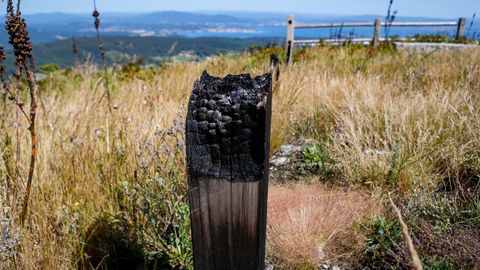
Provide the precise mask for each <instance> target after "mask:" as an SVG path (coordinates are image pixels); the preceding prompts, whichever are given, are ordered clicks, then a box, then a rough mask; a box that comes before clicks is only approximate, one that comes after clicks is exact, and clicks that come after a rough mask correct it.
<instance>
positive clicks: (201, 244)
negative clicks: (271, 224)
mask: <svg viewBox="0 0 480 270" xmlns="http://www.w3.org/2000/svg"><path fill="white" fill-rule="evenodd" d="M271 85H272V77H271V74H265V75H263V76H259V77H256V78H251V77H250V75H248V74H242V75H236V76H233V75H228V76H226V77H225V78H216V77H212V76H210V75H208V74H207V73H206V72H204V73H203V74H202V77H201V79H200V80H199V81H197V82H195V84H194V87H193V93H192V96H191V98H190V102H189V105H188V114H187V122H186V124H187V126H186V146H187V171H188V185H189V188H188V194H189V202H190V217H191V222H192V240H193V256H194V268H195V269H196V270H216V269H221V270H227V269H239V270H250V269H251V270H257V269H260V270H261V269H264V265H265V238H266V220H267V188H268V162H269V150H270V119H271V104H272V103H271V102H272V94H271Z"/></svg>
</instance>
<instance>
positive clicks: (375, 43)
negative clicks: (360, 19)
mask: <svg viewBox="0 0 480 270" xmlns="http://www.w3.org/2000/svg"><path fill="white" fill-rule="evenodd" d="M374 27H375V30H374V31H375V32H374V33H373V46H374V47H378V45H379V44H380V35H381V32H382V21H380V19H375V23H374Z"/></svg>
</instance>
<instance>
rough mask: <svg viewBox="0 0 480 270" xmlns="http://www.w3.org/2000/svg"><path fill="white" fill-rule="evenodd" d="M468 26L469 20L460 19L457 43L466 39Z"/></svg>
mask: <svg viewBox="0 0 480 270" xmlns="http://www.w3.org/2000/svg"><path fill="white" fill-rule="evenodd" d="M466 24H467V18H460V19H458V27H457V36H456V40H457V41H461V40H463V39H464V38H465V25H466Z"/></svg>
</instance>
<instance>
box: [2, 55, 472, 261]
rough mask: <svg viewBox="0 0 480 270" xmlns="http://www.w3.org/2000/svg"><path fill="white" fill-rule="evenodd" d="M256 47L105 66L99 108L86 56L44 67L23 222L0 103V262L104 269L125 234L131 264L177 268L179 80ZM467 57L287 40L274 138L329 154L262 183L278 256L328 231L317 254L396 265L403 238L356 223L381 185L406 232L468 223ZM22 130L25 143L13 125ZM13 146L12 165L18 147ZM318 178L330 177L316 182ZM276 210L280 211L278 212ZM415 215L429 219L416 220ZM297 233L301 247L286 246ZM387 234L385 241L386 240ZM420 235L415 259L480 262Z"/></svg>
mask: <svg viewBox="0 0 480 270" xmlns="http://www.w3.org/2000/svg"><path fill="white" fill-rule="evenodd" d="M267 59H268V53H266V52H254V53H245V54H241V55H235V56H228V55H227V56H219V57H217V58H216V59H215V60H210V61H204V62H200V63H175V64H172V65H168V66H166V67H161V68H160V67H159V68H155V69H149V70H139V71H135V70H133V71H131V70H121V69H118V68H117V69H115V70H111V69H110V70H109V72H108V74H109V75H108V76H109V82H110V83H109V85H110V87H111V89H110V93H111V102H112V107H113V110H112V112H111V113H110V112H109V108H108V107H107V104H106V100H101V96H102V94H103V93H105V89H104V87H105V84H104V83H103V81H104V75H103V72H99V70H97V68H96V67H94V66H93V65H89V64H85V65H82V66H80V67H77V68H74V69H69V70H64V71H59V72H56V73H53V74H50V75H49V76H48V77H47V78H46V79H44V80H43V81H41V82H40V83H39V93H38V95H39V97H40V102H39V103H40V104H39V111H38V122H37V126H38V127H37V131H38V164H37V167H36V171H35V181H34V185H33V190H32V197H31V208H30V209H31V210H30V215H29V216H28V219H27V221H26V227H25V228H20V226H19V220H18V215H19V213H20V212H19V211H21V209H20V205H19V200H18V198H19V196H20V195H21V194H23V192H24V188H25V186H24V183H15V182H13V181H12V178H11V177H10V176H11V172H12V167H13V162H14V159H13V151H14V148H13V147H14V146H13V143H12V137H13V134H14V133H15V123H14V121H13V119H14V117H12V115H13V114H14V107H13V106H12V104H10V103H7V104H2V108H5V109H3V110H2V115H1V116H0V120H1V124H2V125H1V126H2V127H3V128H2V129H1V130H0V137H1V138H2V144H1V148H0V150H1V151H0V153H1V154H2V156H1V162H0V177H1V181H2V185H1V187H2V190H1V193H0V194H1V198H0V201H1V203H2V205H3V207H4V208H6V207H9V209H8V211H6V212H5V213H4V214H3V213H2V214H3V215H2V217H3V220H4V222H3V223H2V225H1V226H2V230H4V231H6V232H7V233H6V234H5V235H9V237H10V238H9V239H10V240H12V241H11V243H12V248H11V249H10V250H11V252H6V253H5V254H3V253H2V254H1V256H0V261H2V262H3V263H4V265H7V267H11V268H14V269H69V268H79V267H80V268H85V269H89V268H91V267H93V268H95V267H97V266H98V263H100V262H103V263H105V264H108V265H104V266H103V267H108V266H110V267H109V269H111V268H114V267H115V263H118V262H112V259H113V258H114V257H115V256H114V255H115V254H112V252H111V250H115V248H111V247H112V246H113V247H116V246H115V245H117V244H118V243H123V244H122V245H123V246H122V248H125V249H126V250H127V253H128V252H130V254H134V253H135V254H136V252H138V256H137V257H136V258H135V259H136V260H138V261H139V264H140V263H143V258H147V262H145V264H146V265H147V266H145V267H152V262H155V261H156V263H157V266H158V265H160V264H162V263H163V262H167V261H168V262H169V263H170V264H175V265H178V266H180V267H184V268H188V265H189V262H190V256H191V250H190V247H189V237H188V226H189V224H188V209H187V208H186V199H185V188H186V180H185V171H184V157H183V134H182V132H183V118H184V115H185V105H186V104H187V100H188V96H189V93H190V91H191V88H192V85H193V82H194V81H195V80H196V79H197V78H198V77H199V76H200V74H201V72H202V70H204V69H207V70H208V71H209V72H210V73H211V74H213V75H216V76H222V75H226V74H227V73H243V72H249V73H252V74H260V73H262V72H264V71H266V70H267V65H266V64H267ZM479 63H480V50H469V51H462V52H435V53H430V54H426V53H416V52H407V51H399V52H396V51H390V50H385V51H382V50H377V51H373V50H371V49H364V48H357V47H344V48H328V47H319V48H312V49H308V50H305V51H300V52H299V53H298V54H297V59H296V62H295V63H294V64H293V65H292V66H289V67H286V68H285V67H284V68H282V73H281V78H280V80H279V82H278V85H277V86H276V92H275V97H274V108H273V121H272V122H273V130H272V146H273V149H275V148H277V147H278V146H280V145H281V144H282V143H284V142H286V141H288V140H291V139H295V138H298V137H306V138H314V139H316V140H317V141H318V142H319V144H320V145H321V147H322V148H323V149H324V151H325V152H326V153H328V155H329V157H330V158H331V159H332V160H333V162H331V163H329V164H328V166H326V167H325V168H323V170H326V171H329V172H334V173H332V174H321V175H322V176H320V177H318V179H317V180H316V181H313V182H314V183H313V186H311V187H307V186H299V187H292V188H293V193H292V194H293V195H292V197H288V196H287V197H286V195H285V194H288V193H289V191H288V190H286V188H285V187H273V192H272V197H271V199H270V202H271V205H270V209H271V210H272V212H271V213H270V216H271V220H270V221H269V226H270V228H271V230H270V232H269V241H270V242H269V246H270V247H271V250H270V254H271V258H272V259H274V260H275V263H276V264H278V265H279V266H278V267H282V265H283V266H284V267H288V269H292V268H297V269H303V267H304V266H305V265H310V264H315V265H318V264H319V263H321V262H322V259H323V257H322V256H319V253H318V252H319V249H318V248H319V247H322V245H325V244H326V243H327V244H328V246H329V250H331V252H326V255H325V256H326V258H328V259H331V260H335V258H336V257H338V255H341V254H332V252H333V253H335V252H334V251H335V250H342V251H341V252H343V253H349V252H350V253H351V252H357V251H358V250H360V253H355V254H360V255H366V256H367V257H368V258H366V259H365V258H360V257H361V256H360V257H359V258H358V263H360V262H362V263H364V265H367V266H370V267H373V268H376V267H377V266H378V265H379V264H380V265H383V266H384V267H404V268H405V267H408V264H409V262H408V261H400V262H399V260H400V259H402V258H400V259H399V258H398V257H395V256H390V255H391V253H392V252H391V251H395V252H396V251H399V250H400V251H402V250H404V247H403V244H402V240H401V238H400V239H397V238H396V236H392V238H391V239H390V238H388V239H387V240H386V241H387V242H388V243H389V245H386V247H387V250H380V251H378V250H377V249H372V246H371V245H369V244H368V242H367V241H368V239H373V238H375V237H377V236H375V235H374V234H375V233H376V232H375V231H372V230H370V229H371V228H376V227H375V226H377V223H375V222H376V220H377V219H372V218H370V217H369V216H370V213H372V212H375V211H374V210H375V209H382V207H381V206H379V205H378V203H377V202H378V201H383V199H382V198H384V196H385V195H386V194H387V193H388V192H393V194H394V195H395V196H394V197H395V199H396V200H397V201H398V202H399V203H398V204H399V206H400V207H401V208H402V211H404V214H405V215H406V219H407V223H408V224H409V226H410V227H411V228H413V229H412V231H413V232H412V234H413V235H414V239H418V240H419V241H421V240H422V239H430V240H429V241H435V240H431V239H436V238H441V237H442V235H455V234H457V233H461V232H465V233H463V234H462V235H463V236H465V237H467V236H468V235H470V236H471V235H478V230H479V228H480V220H479V219H480V218H479V213H480V206H479V197H478V196H479V195H478V194H479V191H478V183H479V180H478V179H479V177H478V175H479V174H480V158H479V156H480V140H479V137H478V136H479V134H480V117H479V112H478V108H479V107H480V106H479V105H480V104H479V103H480V100H479V93H480V66H479V65H480V64H479ZM4 102H5V101H4ZM21 126H22V127H23V128H25V127H26V123H21ZM22 144H23V145H24V146H23V147H22V149H24V150H25V149H28V147H27V146H28V141H27V140H26V138H25V141H24V142H22ZM22 158H23V159H25V160H23V162H22V164H26V161H27V160H26V159H27V158H28V155H27V153H26V152H25V153H23V154H22ZM26 170H27V168H23V171H22V176H23V177H22V179H25V176H26V173H27V171H26ZM324 175H333V176H332V177H334V178H333V179H325V177H324ZM326 180H329V182H331V183H332V182H333V183H334V186H342V188H341V189H338V188H325V186H324V185H319V184H318V183H319V182H322V181H326ZM310 182H312V181H310ZM347 186H348V187H349V188H348V189H344V188H345V187H347ZM305 189H307V190H308V192H307V191H306V190H305ZM355 190H361V191H355ZM338 192H340V194H339V195H338V196H332V194H337V193H338ZM300 193H306V195H308V196H306V197H302V196H300ZM285 197H286V198H285ZM327 197H331V199H330V200H326V199H325V198H327ZM372 198H375V199H372ZM411 198H415V199H414V200H412V199H411ZM418 198H422V199H418ZM336 200H338V202H337V201H336ZM340 203H341V204H342V205H341V206H340ZM343 203H344V204H345V205H343ZM440 203H442V204H441V205H440ZM285 204H287V205H289V206H291V208H289V210H286V212H284V213H278V212H275V211H274V210H275V209H279V207H282V205H285ZM316 204H318V205H319V206H318V208H317V207H315V205H316ZM369 205H371V206H375V207H372V209H370V208H368V207H367V206H369ZM465 209H468V211H469V212H468V214H465V211H466V210H465ZM357 211H358V213H356V212H357ZM353 212H355V213H356V214H355V215H350V214H349V213H353ZM384 212H385V214H384V217H385V219H386V220H387V222H389V223H387V225H388V224H390V223H391V224H394V219H393V218H391V216H390V215H389V213H390V211H384ZM380 213H382V211H380ZM287 214H288V215H289V216H288V217H289V219H287V220H284V219H282V217H283V216H284V215H287ZM302 215H303V216H302ZM275 220H278V222H275ZM372 220H373V221H372ZM378 220H380V221H382V219H378ZM369 222H370V223H369ZM372 222H373V223H375V224H373V223H372ZM369 224H370V225H369ZM371 224H373V225H371ZM424 224H427V225H428V228H430V229H429V230H428V231H427V230H422V229H421V228H425V227H424V226H427V225H424ZM394 225H395V224H394ZM417 225H418V226H417ZM302 226H303V227H302ZM382 226H383V225H382ZM392 226H393V225H392ZM295 227H302V230H298V231H296V232H295V234H294V235H297V236H298V237H293V235H289V232H292V230H293V229H294V228H295ZM393 227H395V226H393ZM369 228H370V229H369ZM382 228H383V227H382ZM395 228H396V227H395ZM105 231H107V232H108V231H111V232H114V234H115V233H116V235H120V236H121V237H120V238H121V239H110V240H103V244H104V245H105V246H102V247H98V245H102V243H100V244H99V240H98V239H106V238H108V237H109V235H110V236H111V234H112V233H111V232H110V233H103V234H102V232H105ZM345 231H347V232H349V231H350V232H352V234H356V235H361V237H360V238H359V239H360V240H359V241H353V243H352V244H351V245H350V250H345V246H340V245H342V243H346V242H347V240H350V238H349V237H350V236H349V235H351V234H348V233H345ZM335 232H339V233H338V234H335ZM372 232H373V236H372ZM17 235H19V236H21V239H18V238H16V236H17ZM332 235H333V236H332ZM463 236H462V237H463ZM302 237H303V238H304V239H305V242H304V244H305V246H302V249H298V252H297V250H295V252H288V249H290V250H291V249H294V248H295V249H296V247H297V246H298V245H299V244H300V242H299V241H301V239H302ZM330 237H332V238H335V239H336V241H335V243H338V246H335V245H333V246H332V242H329V241H328V239H329V238H330ZM332 238H330V239H332ZM467 238H468V237H467ZM362 239H363V240H362ZM375 239H376V238H375ZM392 239H393V240H398V241H397V242H395V243H393V244H391V245H390V242H391V241H390V240H392ZM458 239H460V240H458V241H461V238H458ZM469 239H470V238H469ZM109 241H110V242H109ZM382 241H383V240H382ZM389 241H390V242H389ZM468 241H471V239H470V240H468ZM106 242H108V243H106ZM5 243H6V242H5ZM9 243H10V242H9ZM125 243H130V244H125ZM135 243H137V244H135ZM382 243H383V242H382ZM419 243H420V245H421V247H420V249H419V251H420V257H421V259H422V260H424V262H425V263H426V264H430V265H436V264H439V265H450V264H451V265H453V267H455V266H458V267H464V268H469V267H479V262H480V260H478V257H477V258H476V257H472V256H474V255H471V254H478V253H479V251H478V250H475V249H476V247H474V246H468V245H464V244H462V247H464V249H469V250H468V251H466V252H463V251H464V249H463V250H462V252H463V253H462V254H463V255H462V254H460V255H459V256H461V257H459V259H458V260H464V263H463V264H460V263H457V261H456V260H457V258H456V257H455V256H456V255H457V254H455V253H454V255H453V256H452V257H451V258H450V257H449V254H448V253H447V250H446V249H443V248H442V245H439V247H438V248H436V249H432V248H430V245H427V246H424V243H425V242H419ZM465 243H468V242H465ZM138 244H139V245H140V248H139V247H138ZM369 248H370V249H369ZM347 249H348V245H347ZM472 249H473V250H472ZM98 250H100V251H98ZM132 250H134V251H132ZM449 250H453V251H455V249H454V248H453V249H452V248H450V249H449ZM97 251H98V252H97ZM300 252H301V255H299V254H300ZM339 252H340V251H339ZM109 254H110V255H109ZM462 256H463V257H462ZM469 256H470V257H469ZM475 256H478V255H475ZM373 258H375V261H371V260H368V259H373ZM131 261H132V260H131ZM355 263H357V262H352V263H351V264H350V265H351V266H352V265H354V264H355ZM139 264H137V266H138V265H139ZM142 267H143V266H142ZM142 269H143V268H142Z"/></svg>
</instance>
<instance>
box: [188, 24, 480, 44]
mask: <svg viewBox="0 0 480 270" xmlns="http://www.w3.org/2000/svg"><path fill="white" fill-rule="evenodd" d="M251 29H253V30H255V31H256V33H187V34H184V35H185V36H187V37H192V38H193V37H228V38H253V37H272V38H274V39H275V38H278V39H282V40H283V39H285V36H286V31H287V29H286V26H259V27H255V28H251ZM456 31H457V29H456V27H392V28H390V30H389V36H399V37H412V36H414V35H417V34H442V35H448V36H450V37H452V38H453V37H455V35H456ZM385 32H386V31H385V29H384V28H383V27H382V37H384V36H385ZM465 32H466V35H467V36H468V38H471V39H480V22H477V23H475V24H474V25H473V26H472V27H470V26H469V25H467V26H466V30H465ZM339 35H340V36H341V37H342V38H350V37H373V27H358V28H352V27H345V28H343V29H341V30H340V28H332V29H329V28H322V29H297V30H295V39H321V38H323V39H325V38H335V37H338V36H339Z"/></svg>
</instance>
